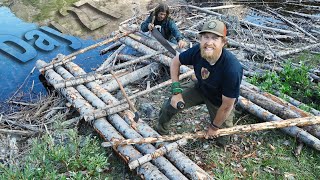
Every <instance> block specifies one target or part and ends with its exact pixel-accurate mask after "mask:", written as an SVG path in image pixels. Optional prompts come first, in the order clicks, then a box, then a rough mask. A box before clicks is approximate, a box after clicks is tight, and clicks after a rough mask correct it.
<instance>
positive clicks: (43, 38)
mask: <svg viewBox="0 0 320 180" xmlns="http://www.w3.org/2000/svg"><path fill="white" fill-rule="evenodd" d="M35 36H38V38H37V40H36V41H35V45H36V46H37V47H38V48H40V49H42V50H44V51H52V50H53V49H54V48H55V46H59V42H58V41H56V40H55V39H53V38H51V37H50V36H48V35H46V34H45V33H43V32H41V31H39V30H32V31H29V32H27V33H26V34H25V35H24V37H26V39H27V40H31V39H33V38H34V37H35ZM45 42H47V43H46V44H45Z"/></svg>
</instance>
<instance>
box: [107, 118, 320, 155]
mask: <svg viewBox="0 0 320 180" xmlns="http://www.w3.org/2000/svg"><path fill="white" fill-rule="evenodd" d="M319 123H320V116H314V117H305V118H294V119H287V120H282V121H271V122H263V123H257V124H249V125H239V126H234V127H230V128H224V129H218V130H217V137H219V136H226V135H231V134H239V133H248V132H254V131H262V130H269V129H277V128H285V127H291V126H306V125H311V124H319ZM206 133H207V132H206V131H198V132H195V133H182V134H176V135H172V136H171V135H166V136H162V137H149V138H137V139H121V140H117V139H113V140H112V141H110V142H103V143H102V144H101V145H102V146H103V147H111V146H120V145H129V144H144V143H159V142H164V141H174V140H178V139H182V138H184V139H199V138H205V136H206ZM318 141H319V144H318V145H317V150H319V151H320V140H318Z"/></svg>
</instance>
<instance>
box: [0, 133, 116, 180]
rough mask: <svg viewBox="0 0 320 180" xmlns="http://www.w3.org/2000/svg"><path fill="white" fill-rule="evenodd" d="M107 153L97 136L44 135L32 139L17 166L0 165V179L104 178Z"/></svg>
mask: <svg viewBox="0 0 320 180" xmlns="http://www.w3.org/2000/svg"><path fill="white" fill-rule="evenodd" d="M107 153H108V152H107V151H105V150H104V149H103V148H102V147H101V146H100V141H99V140H98V139H95V138H90V137H89V136H87V137H83V136H79V135H77V133H76V132H75V131H70V132H69V133H68V134H63V133H62V134H61V133H60V132H57V134H56V135H55V136H54V137H53V136H52V135H51V134H50V135H49V134H46V135H44V136H43V137H41V138H38V139H34V141H33V143H32V148H31V150H30V152H28V153H27V154H26V156H25V158H23V159H22V160H21V162H20V163H19V164H20V166H18V167H17V166H12V165H11V166H4V165H3V164H0V165H1V166H2V168H0V179H66V178H71V179H92V178H93V177H94V178H98V179H101V178H103V179H104V178H106V177H109V176H110V172H109V171H110V168H111V167H110V164H109V162H108V158H107V157H108V154H107ZM109 153H110V151H109ZM111 176H112V175H111Z"/></svg>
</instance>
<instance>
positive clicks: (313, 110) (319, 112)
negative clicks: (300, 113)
mask: <svg viewBox="0 0 320 180" xmlns="http://www.w3.org/2000/svg"><path fill="white" fill-rule="evenodd" d="M275 94H276V95H277V96H281V93H280V92H275ZM285 99H287V100H288V101H289V102H290V103H291V104H292V105H294V106H296V107H300V106H302V107H306V106H307V105H306V104H304V103H302V102H300V101H298V100H296V99H293V98H292V97H290V96H288V95H285ZM308 109H309V110H310V112H311V113H312V114H314V115H316V116H320V111H318V110H316V109H314V108H312V107H309V106H308Z"/></svg>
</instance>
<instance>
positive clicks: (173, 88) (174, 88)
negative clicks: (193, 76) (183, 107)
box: [171, 82, 182, 95]
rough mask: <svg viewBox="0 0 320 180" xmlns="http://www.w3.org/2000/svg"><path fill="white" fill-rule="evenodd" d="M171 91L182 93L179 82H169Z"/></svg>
mask: <svg viewBox="0 0 320 180" xmlns="http://www.w3.org/2000/svg"><path fill="white" fill-rule="evenodd" d="M171 92H172V94H174V95H176V94H180V93H182V88H181V86H180V82H173V83H172V84H171Z"/></svg>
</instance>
